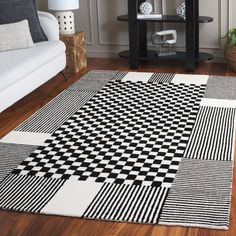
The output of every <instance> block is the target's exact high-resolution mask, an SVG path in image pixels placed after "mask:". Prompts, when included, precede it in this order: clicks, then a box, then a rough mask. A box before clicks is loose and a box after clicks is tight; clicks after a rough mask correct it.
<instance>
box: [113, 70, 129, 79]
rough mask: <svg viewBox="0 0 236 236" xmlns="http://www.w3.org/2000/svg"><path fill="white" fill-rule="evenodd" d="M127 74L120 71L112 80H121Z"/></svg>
mask: <svg viewBox="0 0 236 236" xmlns="http://www.w3.org/2000/svg"><path fill="white" fill-rule="evenodd" d="M127 74H128V72H127V71H120V72H118V73H117V74H116V75H115V76H114V77H113V78H112V80H115V81H121V80H122V79H123V78H124V77H125V76H126V75H127Z"/></svg>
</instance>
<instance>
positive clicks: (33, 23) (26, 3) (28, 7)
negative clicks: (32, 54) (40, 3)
mask: <svg viewBox="0 0 236 236" xmlns="http://www.w3.org/2000/svg"><path fill="white" fill-rule="evenodd" d="M25 19H26V20H28V22H29V27H30V32H31V36H32V39H33V41H34V42H35V43H37V42H41V41H46V40H47V36H46V35H45V33H44V32H43V29H42V27H41V25H40V23H39V18H38V13H37V10H36V5H35V0H0V24H9V23H15V22H19V21H22V20H25Z"/></svg>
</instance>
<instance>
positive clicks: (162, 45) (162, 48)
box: [152, 30, 177, 57]
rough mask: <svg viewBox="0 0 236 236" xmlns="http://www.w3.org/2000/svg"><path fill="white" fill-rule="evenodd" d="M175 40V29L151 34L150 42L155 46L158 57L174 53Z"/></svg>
mask: <svg viewBox="0 0 236 236" xmlns="http://www.w3.org/2000/svg"><path fill="white" fill-rule="evenodd" d="M176 42H177V32H176V30H164V31H160V32H156V33H155V34H153V35H152V44H153V45H155V46H156V49H157V50H156V53H157V55H158V56H159V57H163V56H171V55H176V51H174V50H173V46H174V45H175V44H176Z"/></svg>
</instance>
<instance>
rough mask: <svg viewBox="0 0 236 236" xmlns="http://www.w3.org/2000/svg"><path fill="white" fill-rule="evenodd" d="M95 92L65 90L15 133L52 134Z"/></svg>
mask: <svg viewBox="0 0 236 236" xmlns="http://www.w3.org/2000/svg"><path fill="white" fill-rule="evenodd" d="M95 94H96V92H93V91H74V90H69V89H68V90H65V91H63V92H62V93H60V94H59V95H58V96H57V97H56V98H54V99H53V100H52V101H51V102H49V103H48V104H47V105H46V106H44V107H43V108H41V109H40V110H39V111H38V112H36V113H35V114H34V115H33V116H31V117H30V118H29V119H28V120H26V121H25V122H24V123H22V124H21V125H20V126H19V127H17V128H16V129H15V131H23V132H35V133H50V134H51V133H53V132H54V131H55V130H56V129H57V128H59V127H60V126H61V125H62V124H63V123H64V122H65V121H66V120H67V119H68V118H70V117H71V116H72V115H73V114H74V113H75V112H77V111H78V110H79V109H80V108H81V107H82V106H83V105H84V104H85V103H86V102H87V101H89V100H90V99H91V98H92V97H93V96H94V95H95Z"/></svg>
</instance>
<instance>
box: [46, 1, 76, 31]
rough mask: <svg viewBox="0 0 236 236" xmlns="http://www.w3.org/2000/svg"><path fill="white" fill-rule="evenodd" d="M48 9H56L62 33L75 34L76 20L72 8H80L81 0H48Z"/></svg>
mask: <svg viewBox="0 0 236 236" xmlns="http://www.w3.org/2000/svg"><path fill="white" fill-rule="evenodd" d="M48 9H49V10H52V11H55V13H54V14H55V16H56V18H57V20H58V23H59V30H60V34H74V33H75V20H74V12H73V11H72V10H75V9H79V0H48Z"/></svg>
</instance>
